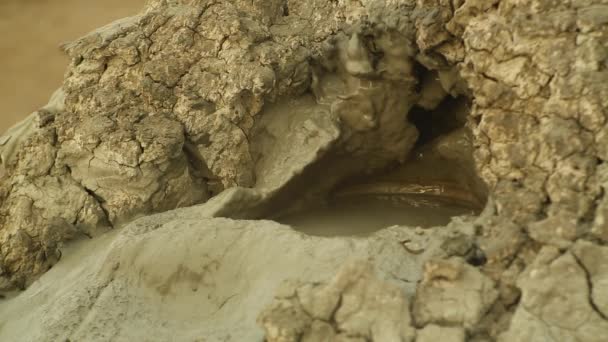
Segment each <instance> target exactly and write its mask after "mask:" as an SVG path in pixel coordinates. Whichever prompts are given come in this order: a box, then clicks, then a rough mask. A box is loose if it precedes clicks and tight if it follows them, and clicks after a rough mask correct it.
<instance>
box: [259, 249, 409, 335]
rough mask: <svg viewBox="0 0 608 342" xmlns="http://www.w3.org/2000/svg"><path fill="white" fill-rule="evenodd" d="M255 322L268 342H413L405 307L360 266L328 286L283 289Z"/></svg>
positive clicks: (393, 290) (400, 296)
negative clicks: (264, 331) (262, 330)
mask: <svg viewBox="0 0 608 342" xmlns="http://www.w3.org/2000/svg"><path fill="white" fill-rule="evenodd" d="M285 286H287V287H288V288H286V289H283V290H282V291H281V293H280V294H279V297H277V298H276V299H275V301H274V302H273V303H272V304H271V305H270V306H269V307H268V308H266V309H265V310H264V311H263V312H262V313H261V315H260V317H259V318H258V322H259V324H261V325H262V326H263V327H264V329H265V330H266V338H267V339H268V341H269V342H283V341H285V342H286V341H311V342H312V341H359V340H361V341H365V340H372V341H413V337H414V335H415V330H414V328H413V327H412V326H411V317H410V311H409V303H408V301H407V299H406V298H405V296H404V293H403V292H402V289H401V288H399V287H398V286H396V285H393V284H390V283H386V282H383V281H381V280H379V279H377V278H376V277H375V274H374V271H373V268H372V266H371V265H370V264H368V263H366V262H365V261H359V262H353V263H351V264H347V265H345V266H344V267H343V268H342V269H341V270H340V271H339V272H338V274H337V275H336V276H335V277H334V278H333V279H332V280H331V281H330V282H328V283H324V284H299V285H296V286H294V285H285Z"/></svg>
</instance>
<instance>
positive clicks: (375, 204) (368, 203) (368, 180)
mask: <svg viewBox="0 0 608 342" xmlns="http://www.w3.org/2000/svg"><path fill="white" fill-rule="evenodd" d="M470 109H471V100H470V99H469V98H467V97H464V96H458V97H452V96H446V97H445V98H444V99H443V100H441V101H440V103H439V105H437V106H434V109H428V108H426V109H425V108H423V107H422V106H420V105H416V106H414V107H413V108H412V110H410V112H409V113H408V115H407V120H409V122H410V123H412V124H413V125H415V126H416V128H417V130H418V133H419V136H418V140H417V142H416V145H415V147H414V149H413V150H412V152H411V153H410V154H409V157H408V158H407V160H406V161H405V162H404V163H401V164H398V165H393V166H392V167H390V168H388V169H386V170H383V171H381V172H378V173H375V174H373V175H371V176H369V175H365V176H360V177H353V178H350V179H346V180H343V181H341V182H340V183H339V184H338V185H337V186H335V187H333V188H332V190H331V191H330V192H329V193H328V194H327V195H326V196H325V198H323V199H321V200H320V201H316V202H314V203H313V204H310V203H309V204H308V205H306V206H304V207H301V208H299V209H297V210H290V211H286V212H284V213H281V214H279V215H277V216H276V217H273V218H272V219H273V220H275V221H277V222H280V223H283V224H287V225H290V226H291V227H293V228H294V229H296V230H298V231H300V232H302V233H305V234H308V235H313V236H324V237H334V236H356V237H365V236H369V235H371V234H373V233H375V232H377V231H379V230H382V229H384V228H388V227H391V226H397V225H398V226H408V227H422V228H430V227H437V226H445V225H447V224H448V223H449V222H450V221H451V220H452V218H453V217H457V216H463V215H478V214H479V213H480V212H481V210H482V209H483V208H484V206H485V204H486V201H487V190H486V188H485V185H484V183H483V181H482V180H481V179H480V177H479V176H478V174H477V171H476V168H475V164H474V160H473V147H472V136H471V132H470V130H469V129H468V128H467V125H466V123H467V120H468V117H469V114H470Z"/></svg>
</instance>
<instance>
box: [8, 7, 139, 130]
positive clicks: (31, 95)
mask: <svg viewBox="0 0 608 342" xmlns="http://www.w3.org/2000/svg"><path fill="white" fill-rule="evenodd" d="M144 3H145V0H86V1H84V0H0V108H2V109H1V110H0V132H3V131H4V130H6V129H7V128H8V127H10V126H11V125H12V124H14V123H15V122H17V121H18V120H20V119H22V118H23V117H25V116H26V115H28V114H29V113H31V112H33V111H35V110H36V109H38V108H40V107H41V106H43V105H44V104H46V102H47V100H48V98H49V97H50V95H51V94H52V92H53V91H54V90H55V89H57V88H58V87H59V86H60V85H61V82H62V79H63V74H64V72H65V68H66V64H67V58H66V56H64V54H63V52H61V51H60V50H59V48H58V46H59V45H60V44H61V43H63V42H66V41H70V40H74V39H76V38H78V37H80V36H82V35H84V34H86V33H87V32H89V31H91V30H93V29H95V28H97V27H100V26H102V25H104V24H107V23H109V22H111V21H113V20H115V19H119V18H122V17H125V16H128V15H131V14H135V13H137V12H138V11H139V9H141V8H142V7H143V5H144Z"/></svg>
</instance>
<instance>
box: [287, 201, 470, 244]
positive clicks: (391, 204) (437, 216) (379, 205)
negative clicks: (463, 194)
mask: <svg viewBox="0 0 608 342" xmlns="http://www.w3.org/2000/svg"><path fill="white" fill-rule="evenodd" d="M476 213H478V210H477V209H476V208H472V207H471V206H470V205H468V203H457V202H455V201H446V200H445V199H444V198H440V197H435V196H428V195H414V194H409V195H390V194H386V195H380V196H378V195H376V196H372V195H355V196H348V198H339V199H337V198H334V199H332V200H329V201H327V202H326V203H323V204H318V205H316V206H312V207H309V208H306V209H304V210H299V211H296V212H292V213H289V214H286V215H284V216H279V217H278V218H276V219H275V220H276V221H278V222H280V223H282V224H286V225H289V226H291V227H293V228H294V229H295V230H297V231H299V232H302V233H305V234H308V235H313V236H325V237H333V236H360V237H365V236H368V235H371V234H373V233H375V232H377V231H379V230H382V229H384V228H388V227H391V226H396V225H398V226H409V227H422V228H429V227H437V226H445V225H447V224H448V223H449V222H450V221H451V219H452V218H453V217H455V216H462V215H474V214H476Z"/></svg>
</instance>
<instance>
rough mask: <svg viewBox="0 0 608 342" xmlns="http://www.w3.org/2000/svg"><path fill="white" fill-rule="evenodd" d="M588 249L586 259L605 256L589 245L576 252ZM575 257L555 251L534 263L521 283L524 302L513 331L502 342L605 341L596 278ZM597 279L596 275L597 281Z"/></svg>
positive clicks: (606, 327)
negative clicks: (591, 255) (596, 303)
mask: <svg viewBox="0 0 608 342" xmlns="http://www.w3.org/2000/svg"><path fill="white" fill-rule="evenodd" d="M587 248H589V251H585V253H586V254H587V255H589V254H591V253H597V252H599V253H602V249H600V250H598V248H599V247H594V246H593V245H590V244H587V243H582V244H581V245H579V246H578V248H576V249H575V250H579V252H580V251H582V249H587ZM575 254H576V252H574V253H573V252H566V253H565V254H560V252H559V251H558V250H557V249H556V248H554V247H545V248H544V249H542V250H541V251H540V253H539V255H538V257H537V259H536V260H535V262H534V263H533V264H531V265H530V266H529V267H528V268H527V269H526V271H525V272H524V273H523V274H522V275H521V276H520V277H519V279H518V286H519V287H520V288H521V289H522V299H521V302H520V304H519V306H518V307H517V310H516V312H515V315H514V316H513V319H512V321H511V327H510V329H509V330H508V331H507V332H506V333H505V334H504V335H502V336H501V338H500V341H536V340H539V341H542V340H546V339H554V338H557V337H558V336H559V338H560V339H562V340H564V341H576V340H580V341H602V340H603V339H604V336H606V334H607V333H608V320H606V316H604V314H603V313H602V312H601V311H599V310H598V308H597V306H596V305H595V304H594V299H593V294H592V293H591V292H592V291H593V290H594V288H592V286H593V284H594V283H593V279H594V278H593V277H590V276H589V275H588V274H587V272H588V271H587V270H586V269H585V266H584V264H583V263H582V262H579V260H578V259H577V258H578V257H577V256H576V255H575ZM587 262H590V261H589V260H587ZM596 262H597V261H596ZM597 276H598V275H597V271H596V272H595V277H596V278H595V280H596V281H597V280H598V279H597ZM598 285H599V284H598ZM601 288H602V285H599V289H601ZM599 289H598V290H599Z"/></svg>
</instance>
